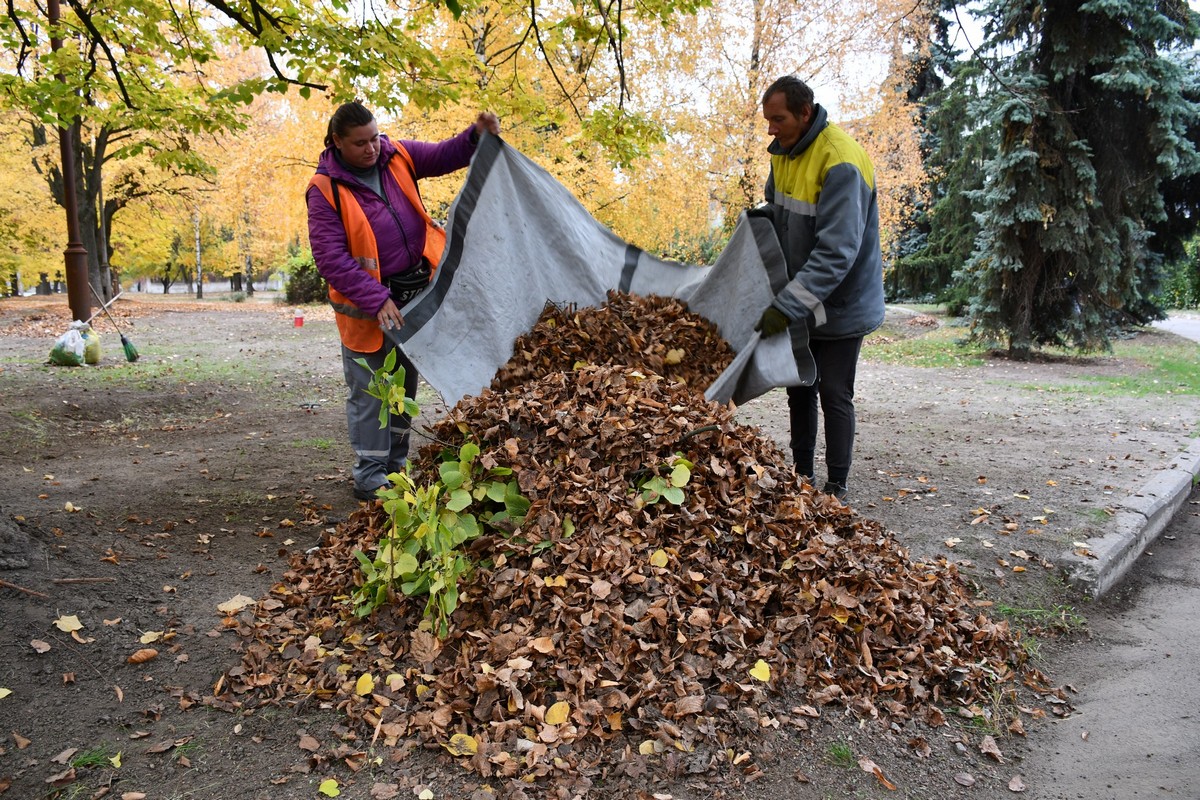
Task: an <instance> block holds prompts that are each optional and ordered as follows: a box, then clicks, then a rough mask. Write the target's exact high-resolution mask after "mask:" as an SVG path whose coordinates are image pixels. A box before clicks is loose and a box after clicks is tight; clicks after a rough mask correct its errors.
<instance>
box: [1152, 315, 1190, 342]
mask: <svg viewBox="0 0 1200 800" xmlns="http://www.w3.org/2000/svg"><path fill="white" fill-rule="evenodd" d="M1154 327H1156V328H1162V329H1163V330H1165V331H1170V332H1171V333H1174V334H1177V335H1179V336H1184V337H1186V338H1188V339H1191V340H1192V341H1194V342H1200V312H1195V311H1180V312H1176V313H1175V314H1172V315H1171V316H1170V317H1169V318H1168V319H1164V320H1162V321H1160V322H1156V323H1154Z"/></svg>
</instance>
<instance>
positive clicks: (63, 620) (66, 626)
mask: <svg viewBox="0 0 1200 800" xmlns="http://www.w3.org/2000/svg"><path fill="white" fill-rule="evenodd" d="M54 627H56V628H58V629H59V630H60V631H62V632H63V633H70V632H71V631H81V630H83V623H82V622H80V621H79V617H77V616H75V615H74V614H72V615H70V616H62V617H59V618H58V619H56V620H54Z"/></svg>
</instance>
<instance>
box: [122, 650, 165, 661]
mask: <svg viewBox="0 0 1200 800" xmlns="http://www.w3.org/2000/svg"><path fill="white" fill-rule="evenodd" d="M156 658H158V651H157V650H155V649H154V648H153V647H143V648H142V649H141V650H135V651H134V652H133V653H132V654H130V656H129V658H127V659H125V660H126V661H127V662H129V663H130V664H145V663H146V662H147V661H153V660H154V659H156Z"/></svg>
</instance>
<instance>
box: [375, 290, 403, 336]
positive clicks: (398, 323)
mask: <svg viewBox="0 0 1200 800" xmlns="http://www.w3.org/2000/svg"><path fill="white" fill-rule="evenodd" d="M375 318H376V319H377V320H379V327H381V328H383V329H384V330H385V331H390V330H394V329H396V328H403V327H404V317H403V316H402V315H401V314H400V309H399V308H397V307H396V304H395V303H393V302H392V298H390V297H389V298H388V299H387V300H385V301H384V303H383V307H382V308H380V309H379V313H378V314H376V315H375Z"/></svg>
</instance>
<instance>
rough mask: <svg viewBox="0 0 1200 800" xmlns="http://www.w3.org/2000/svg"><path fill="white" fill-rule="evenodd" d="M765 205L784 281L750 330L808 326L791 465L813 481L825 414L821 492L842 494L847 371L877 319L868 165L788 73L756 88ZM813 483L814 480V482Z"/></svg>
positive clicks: (849, 426)
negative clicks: (811, 379)
mask: <svg viewBox="0 0 1200 800" xmlns="http://www.w3.org/2000/svg"><path fill="white" fill-rule="evenodd" d="M762 106H763V117H764V118H765V119H766V120H767V133H768V134H769V135H770V136H772V137H774V140H773V141H772V142H771V144H770V145H769V146H768V147H767V151H768V152H769V153H770V154H771V173H770V176H769V177H768V178H767V185H766V200H767V206H766V208H767V210H768V211H769V212H770V216H771V219H772V220H773V221H774V225H775V232H776V234H777V235H778V236H779V242H780V244H781V245H782V246H783V252H784V257H785V259H786V261H787V269H788V278H789V282H788V284H787V286H786V287H784V289H783V291H781V292H780V293H779V294H777V295H776V296H775V299H774V300H773V301H772V302H771V305H770V306H768V307H767V309H766V310H765V311H764V312H763V314H762V317H761V318H760V319H759V321H758V323H757V325H755V330H757V331H759V332H760V333H761V335H762V336H763V337H764V338H765V337H768V336H775V335H777V334H780V333H783V332H784V331H786V330H787V329H788V327H789V326H790V325H792V324H796V325H800V324H803V325H806V326H807V328H808V338H809V349H810V351H811V352H812V356H813V361H814V362H815V363H816V368H817V379H816V382H815V383H814V384H813V385H812V386H791V387H788V389H787V397H788V412H789V416H790V422H791V431H792V440H791V447H792V457H793V458H794V459H795V462H796V471H797V472H799V473H800V474H801V475H803V476H805V478H806V479H807V480H808V481H809V483H813V482H814V476H815V469H814V463H813V462H814V459H815V451H816V443H817V411H818V408H817V406H818V401H819V402H820V410H821V412H822V413H823V414H824V417H825V466H826V469H827V471H828V480H827V481H826V483H825V485H824V489H823V491H825V492H826V493H828V494H832V495H834V496H835V497H837V498H838V500H845V499H846V496H847V494H848V489H847V487H848V486H849V476H850V461H851V451H852V450H853V448H854V424H855V419H854V374H855V369H856V367H857V365H858V354H859V350H860V349H861V348H862V341H863V337H864V336H866V335H867V334H868V333H870V332H871V331H873V330H875V329H876V328H878V327H879V326H880V325H881V324H882V323H883V313H884V308H883V258H882V256H881V255H880V251H879V207H878V205H877V203H876V192H875V169H874V167H873V166H872V165H871V161H870V159H869V158H868V157H867V154H866V152H865V151H864V150H863V148H862V147H861V146H860V145H859V144H858V143H857V142H856V141H854V140H853V139H852V138H850V136H849V135H848V134H847V133H846V132H845V131H843V130H842V129H841V128H839V127H837V126H836V125H833V124H831V123H830V122H829V119H828V116H827V115H826V112H825V109H824V108H822V107H821V106H820V105H817V104H816V102H815V101H814V97H813V91H812V89H810V88H809V87H808V85H806V84H805V83H804V81H802V80H800V79H799V78H797V77H795V76H792V75H788V76H785V77H783V78H780V79H778V80H777V81H775V82H774V83H772V84H771V85H770V86H769V87H768V88H767V90H766V91H765V92H764V93H763V98H762ZM814 485H815V484H814Z"/></svg>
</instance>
